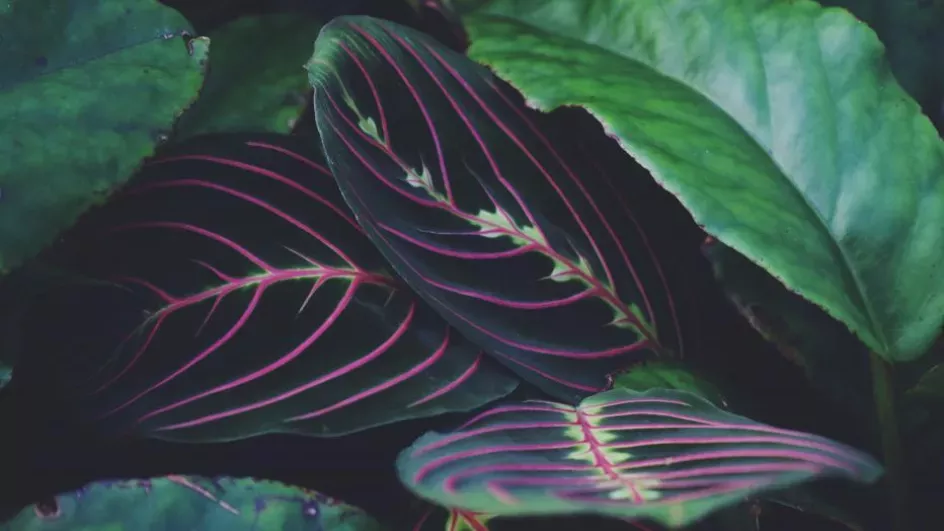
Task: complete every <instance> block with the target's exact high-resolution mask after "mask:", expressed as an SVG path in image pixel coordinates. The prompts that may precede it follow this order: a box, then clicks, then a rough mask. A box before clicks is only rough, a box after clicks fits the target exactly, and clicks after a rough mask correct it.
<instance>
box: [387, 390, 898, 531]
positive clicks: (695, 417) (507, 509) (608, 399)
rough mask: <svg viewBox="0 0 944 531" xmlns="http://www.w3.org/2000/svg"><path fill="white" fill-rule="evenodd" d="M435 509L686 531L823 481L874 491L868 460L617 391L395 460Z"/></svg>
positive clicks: (543, 409)
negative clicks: (755, 498) (652, 524)
mask: <svg viewBox="0 0 944 531" xmlns="http://www.w3.org/2000/svg"><path fill="white" fill-rule="evenodd" d="M397 467H398V470H399V473H400V478H401V480H402V481H403V482H404V483H405V484H406V485H407V487H409V488H410V489H411V490H413V491H414V492H415V493H417V494H418V495H419V496H422V497H423V498H426V499H428V500H431V501H433V502H434V503H437V504H440V505H444V506H449V507H458V508H462V509H465V510H468V511H476V512H485V513H488V514H493V515H538V514H563V513H574V512H583V513H597V514H603V515H609V516H616V517H622V518H632V519H642V518H649V519H652V520H655V521H657V522H659V523H661V524H663V525H666V526H670V527H673V528H678V527H684V526H686V525H688V524H690V523H692V522H694V521H696V520H699V519H701V518H702V517H704V516H706V515H708V514H709V513H711V512H713V511H715V510H717V509H720V508H722V507H724V506H727V505H731V504H734V503H737V502H739V501H741V500H743V498H744V497H745V496H747V495H750V494H753V493H757V492H760V491H765V490H769V489H779V488H783V487H786V486H789V485H792V484H796V483H800V482H803V481H807V480H810V479H813V478H817V477H822V476H826V475H839V476H844V477H847V478H850V479H854V480H858V481H866V482H871V481H874V480H875V479H876V478H877V477H878V476H879V475H880V472H881V468H880V467H879V465H878V464H877V463H875V462H874V461H873V460H872V459H871V458H869V457H868V456H866V455H864V454H862V453H860V452H858V451H857V450H854V449H852V448H849V447H846V446H844V445H841V444H838V443H835V442H831V441H829V440H827V439H825V438H823V437H819V436H816V435H811V434H806V433H801V432H796V431H791V430H785V429H779V428H774V427H771V426H766V425H763V424H760V423H757V422H753V421H751V420H749V419H746V418H744V417H740V416H738V415H734V414H732V413H728V412H724V411H721V410H719V409H717V408H716V407H714V406H713V405H711V404H710V403H709V402H707V401H706V400H703V399H701V398H699V397H697V396H695V395H693V394H690V393H687V392H683V391H671V390H665V389H653V390H650V391H647V392H645V393H635V392H632V391H628V390H624V389H616V390H613V391H608V392H605V393H601V394H598V395H594V396H592V397H590V398H587V399H585V400H584V401H583V402H582V403H581V404H580V405H579V406H577V407H572V406H568V405H564V404H557V403H553V402H542V401H529V402H523V403H520V404H514V405H506V406H499V407H495V408H492V409H491V410H489V411H487V412H485V413H483V414H481V415H479V416H477V417H476V418H474V419H473V420H471V421H469V422H467V423H466V424H465V425H463V426H462V427H461V428H460V429H459V430H457V431H456V432H454V433H451V434H438V433H427V434H426V435H424V436H422V437H421V438H420V439H419V440H417V442H416V443H414V445H413V446H412V447H411V448H409V449H407V450H405V451H404V452H403V453H402V454H401V455H400V458H399V459H398V462H397Z"/></svg>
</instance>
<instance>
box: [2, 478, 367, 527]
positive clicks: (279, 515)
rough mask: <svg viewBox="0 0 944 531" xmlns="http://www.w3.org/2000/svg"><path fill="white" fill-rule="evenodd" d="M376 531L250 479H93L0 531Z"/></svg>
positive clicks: (293, 492) (294, 492)
mask: <svg viewBox="0 0 944 531" xmlns="http://www.w3.org/2000/svg"><path fill="white" fill-rule="evenodd" d="M108 529H114V530H117V529H129V530H130V529H141V530H144V529H179V530H184V529H193V530H196V529H200V530H201V531H257V530H264V529H273V530H275V529H278V530H280V531H306V530H310V529H323V530H325V531H381V530H382V529H383V527H381V525H380V524H379V523H377V521H376V520H374V519H373V518H371V517H370V516H368V515H367V514H366V513H364V512H363V511H361V510H360V509H358V508H356V507H352V506H350V505H347V504H345V503H342V502H340V501H338V500H335V499H332V498H329V497H327V496H325V495H323V494H320V493H317V492H312V491H310V490H306V489H302V488H299V487H293V486H289V485H285V484H282V483H278V482H275V481H264V480H255V479H249V478H228V477H220V478H202V477H197V476H176V475H175V476H166V477H161V478H153V479H126V480H106V481H97V482H95V483H91V484H89V485H86V486H84V487H82V488H81V489H79V490H77V491H74V492H70V493H64V494H59V495H57V496H55V497H53V498H50V499H48V500H43V501H41V502H39V503H37V504H35V505H31V506H29V507H26V508H25V509H23V510H22V511H20V513H19V514H18V515H17V516H16V517H14V518H13V519H12V520H10V521H8V522H6V523H4V524H0V531H40V530H42V531H58V530H62V531H66V530H68V531H103V530H108Z"/></svg>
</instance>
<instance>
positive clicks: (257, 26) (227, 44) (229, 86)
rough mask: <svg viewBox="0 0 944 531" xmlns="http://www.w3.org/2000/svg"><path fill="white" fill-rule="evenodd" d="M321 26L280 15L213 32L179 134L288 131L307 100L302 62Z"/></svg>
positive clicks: (245, 20) (249, 19)
mask: <svg viewBox="0 0 944 531" xmlns="http://www.w3.org/2000/svg"><path fill="white" fill-rule="evenodd" d="M320 29H321V23H320V22H319V21H318V20H315V19H312V18H310V17H307V16H304V15H300V14H298V13H291V14H287V13H281V14H274V15H263V16H251V17H245V18H241V19H239V20H235V21H233V22H230V23H229V24H227V25H225V26H223V27H221V28H219V29H217V30H215V31H213V32H211V33H210V34H209V36H210V39H211V40H212V41H213V60H212V61H211V62H210V72H209V74H208V76H207V81H206V86H205V87H204V88H203V91H202V92H201V94H200V99H198V100H197V102H196V103H195V104H194V105H193V107H192V108H190V109H189V110H188V111H187V112H186V113H185V114H184V115H183V116H181V118H180V122H179V123H178V124H177V132H178V134H179V135H180V136H181V137H185V136H193V135H197V134H201V133H214V132H231V131H257V132H263V131H267V132H274V133H287V132H289V131H291V129H292V128H293V127H294V125H295V122H296V120H298V118H299V117H300V116H301V114H302V112H303V111H304V110H305V106H306V105H307V104H308V92H309V90H310V88H311V87H310V86H309V85H308V75H307V74H306V72H305V68H304V66H303V65H304V64H305V62H306V61H307V60H308V56H309V55H311V47H312V43H313V42H315V39H316V38H317V37H318V31H319V30H320Z"/></svg>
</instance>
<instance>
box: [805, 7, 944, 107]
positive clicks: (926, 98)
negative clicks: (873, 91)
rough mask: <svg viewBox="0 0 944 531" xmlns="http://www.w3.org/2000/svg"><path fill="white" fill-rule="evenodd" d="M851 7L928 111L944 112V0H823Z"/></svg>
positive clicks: (912, 93) (896, 74)
mask: <svg viewBox="0 0 944 531" xmlns="http://www.w3.org/2000/svg"><path fill="white" fill-rule="evenodd" d="M821 3H822V4H823V5H825V6H838V7H842V8H845V9H848V10H849V11H851V12H852V14H853V15H855V16H856V17H858V18H859V19H860V20H862V21H863V22H865V23H867V24H868V25H869V26H870V27H871V28H872V29H874V30H875V32H876V33H877V34H878V36H879V38H880V39H881V40H882V43H883V44H885V49H886V54H887V55H888V61H889V63H891V67H892V71H894V73H895V78H897V79H898V82H899V83H901V85H902V86H903V87H904V88H905V90H907V91H908V93H909V94H911V95H912V96H913V97H914V98H915V99H916V100H918V102H919V103H920V104H921V106H922V107H923V108H924V110H925V113H926V114H929V115H930V116H932V117H935V118H938V119H942V118H944V115H942V114H941V113H942V112H944V53H941V51H942V50H944V0H822V1H821Z"/></svg>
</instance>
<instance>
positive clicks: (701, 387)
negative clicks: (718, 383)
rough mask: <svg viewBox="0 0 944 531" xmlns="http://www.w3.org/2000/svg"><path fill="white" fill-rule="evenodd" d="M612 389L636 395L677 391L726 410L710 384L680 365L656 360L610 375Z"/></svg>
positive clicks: (719, 396) (725, 405) (716, 389)
mask: <svg viewBox="0 0 944 531" xmlns="http://www.w3.org/2000/svg"><path fill="white" fill-rule="evenodd" d="M613 388H614V389H628V390H630V391H638V392H641V391H648V390H650V389H677V390H679V391H687V392H689V393H691V394H693V395H697V396H700V397H701V398H703V399H705V400H707V401H709V402H711V403H712V404H714V405H715V406H718V407H721V408H724V407H727V403H726V402H725V400H724V395H722V393H721V391H720V390H719V389H718V388H717V387H715V385H714V384H713V383H711V382H710V381H708V379H706V378H705V377H703V376H701V375H698V374H695V372H694V371H693V370H691V369H690V368H687V367H685V366H684V365H682V364H680V363H674V362H665V361H660V362H649V363H641V364H639V365H634V366H633V367H630V368H629V369H627V370H626V371H624V372H621V373H619V374H616V375H614V377H613Z"/></svg>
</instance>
